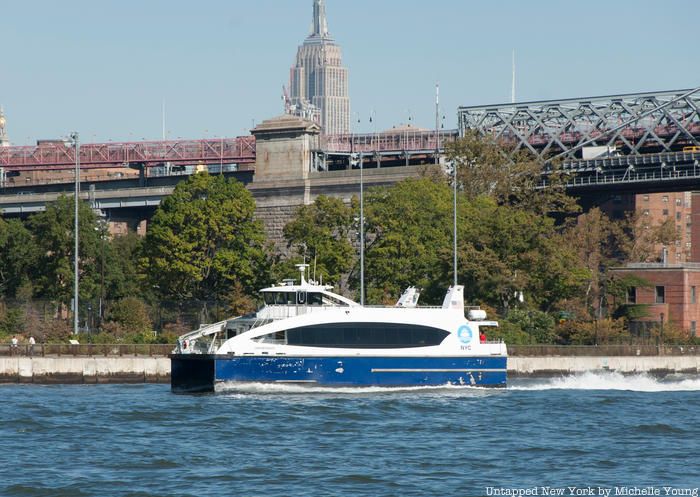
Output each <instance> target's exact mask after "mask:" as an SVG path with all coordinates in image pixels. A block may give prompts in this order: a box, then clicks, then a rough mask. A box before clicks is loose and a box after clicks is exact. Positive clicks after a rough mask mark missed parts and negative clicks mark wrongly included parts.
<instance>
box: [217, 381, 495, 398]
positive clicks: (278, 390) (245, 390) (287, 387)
mask: <svg viewBox="0 0 700 497" xmlns="http://www.w3.org/2000/svg"><path fill="white" fill-rule="evenodd" d="M492 391H494V390H493V389H490V388H480V387H472V386H461V385H440V386H410V387H382V386H367V387H326V386H319V385H314V384H291V383H235V382H230V383H228V382H225V383H219V384H217V385H216V392H217V393H232V394H262V395H265V394H282V395H289V394H291V395H294V394H332V395H338V394H340V395H367V394H392V393H438V394H444V393H448V394H457V395H461V394H467V395H469V394H474V393H484V392H492Z"/></svg>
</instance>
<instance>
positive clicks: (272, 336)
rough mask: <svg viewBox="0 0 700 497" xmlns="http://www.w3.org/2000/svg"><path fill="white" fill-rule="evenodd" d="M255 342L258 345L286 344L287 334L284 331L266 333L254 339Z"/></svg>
mask: <svg viewBox="0 0 700 497" xmlns="http://www.w3.org/2000/svg"><path fill="white" fill-rule="evenodd" d="M254 340H255V341H256V342H260V343H276V344H282V345H284V344H286V343H287V332H286V330H282V331H276V332H274V333H268V334H267V335H263V336H260V337H257V338H255V339H254Z"/></svg>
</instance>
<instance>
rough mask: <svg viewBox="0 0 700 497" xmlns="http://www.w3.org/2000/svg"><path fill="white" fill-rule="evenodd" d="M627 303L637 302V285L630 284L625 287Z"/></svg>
mask: <svg viewBox="0 0 700 497" xmlns="http://www.w3.org/2000/svg"><path fill="white" fill-rule="evenodd" d="M627 303H628V304H636V303H637V287H636V286H631V287H629V288H628V289H627Z"/></svg>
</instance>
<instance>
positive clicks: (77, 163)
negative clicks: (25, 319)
mask: <svg viewBox="0 0 700 497" xmlns="http://www.w3.org/2000/svg"><path fill="white" fill-rule="evenodd" d="M71 140H72V141H73V149H74V151H75V225H74V228H73V229H74V248H73V268H74V270H75V274H74V276H73V280H74V281H73V334H74V335H77V334H78V329H79V306H78V294H79V291H80V282H79V267H78V238H79V236H78V234H79V229H80V221H79V220H78V207H79V206H80V199H79V197H80V135H78V132H77V131H75V132H73V133H72V134H71Z"/></svg>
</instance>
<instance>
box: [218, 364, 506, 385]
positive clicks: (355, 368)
mask: <svg viewBox="0 0 700 497" xmlns="http://www.w3.org/2000/svg"><path fill="white" fill-rule="evenodd" d="M214 361H215V368H214V380H215V381H216V382H272V383H315V384H319V385H335V386H370V385H378V386H414V385H415V386H420V385H445V384H447V383H452V384H467V385H475V386H494V387H505V385H506V361H507V358H506V357H494V356H485V357H367V356H365V357H361V356H349V357H345V356H343V357H340V356H339V357H289V356H214Z"/></svg>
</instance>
